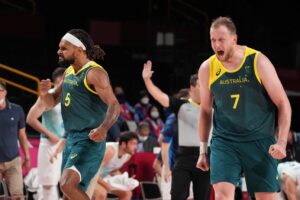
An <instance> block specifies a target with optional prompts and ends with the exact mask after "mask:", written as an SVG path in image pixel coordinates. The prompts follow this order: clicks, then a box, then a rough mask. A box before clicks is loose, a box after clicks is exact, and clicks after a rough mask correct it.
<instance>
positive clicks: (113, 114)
mask: <svg viewBox="0 0 300 200" xmlns="http://www.w3.org/2000/svg"><path fill="white" fill-rule="evenodd" d="M119 114H120V105H119V103H118V102H117V101H114V102H112V103H111V104H110V105H109V106H108V108H107V111H106V116H105V119H104V121H103V122H102V124H101V126H102V127H104V128H105V129H107V130H108V129H110V127H111V126H112V125H113V124H114V123H115V121H116V120H117V118H118V116H119Z"/></svg>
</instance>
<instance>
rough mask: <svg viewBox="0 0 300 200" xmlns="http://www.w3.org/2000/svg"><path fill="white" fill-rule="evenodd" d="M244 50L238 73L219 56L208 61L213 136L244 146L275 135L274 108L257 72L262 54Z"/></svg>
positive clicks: (214, 56) (248, 49)
mask: <svg viewBox="0 0 300 200" xmlns="http://www.w3.org/2000/svg"><path fill="white" fill-rule="evenodd" d="M245 48H246V50H245V55H244V60H243V62H242V64H241V65H240V66H239V67H238V68H237V69H236V70H228V69H226V68H225V67H224V66H223V65H222V63H221V62H220V61H219V60H218V59H217V57H216V55H213V56H211V57H210V58H209V65H210V81H209V87H210V89H211V91H212V94H213V108H214V114H213V135H214V136H220V137H222V138H225V139H228V140H233V141H241V142H243V141H252V140H257V139H261V138H265V137H268V136H271V135H274V133H275V130H274V129H275V106H274V104H273V102H272V101H271V100H270V98H269V96H268V94H267V92H266V90H265V89H264V87H263V85H262V82H261V79H260V78H259V76H258V72H257V68H256V59H257V56H258V54H259V52H258V51H256V50H254V49H251V48H248V47H245Z"/></svg>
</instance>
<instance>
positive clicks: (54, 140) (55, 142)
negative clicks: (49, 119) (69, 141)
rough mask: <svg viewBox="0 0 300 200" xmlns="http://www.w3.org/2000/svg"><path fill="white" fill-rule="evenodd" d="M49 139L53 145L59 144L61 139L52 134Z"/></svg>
mask: <svg viewBox="0 0 300 200" xmlns="http://www.w3.org/2000/svg"><path fill="white" fill-rule="evenodd" d="M48 139H49V140H50V142H51V143H52V144H57V143H58V141H59V137H58V136H56V135H54V134H52V135H51V136H48Z"/></svg>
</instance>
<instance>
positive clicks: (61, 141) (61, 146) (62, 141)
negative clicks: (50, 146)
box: [54, 138, 66, 154]
mask: <svg viewBox="0 0 300 200" xmlns="http://www.w3.org/2000/svg"><path fill="white" fill-rule="evenodd" d="M65 143H66V139H64V138H61V139H59V141H58V144H57V147H56V149H55V150H54V153H55V154H59V153H60V152H62V151H63V149H64V147H65Z"/></svg>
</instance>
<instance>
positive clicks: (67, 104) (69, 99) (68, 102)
mask: <svg viewBox="0 0 300 200" xmlns="http://www.w3.org/2000/svg"><path fill="white" fill-rule="evenodd" d="M70 96H71V94H70V93H67V95H66V98H65V106H66V107H68V106H69V105H70V103H71V98H70Z"/></svg>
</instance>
